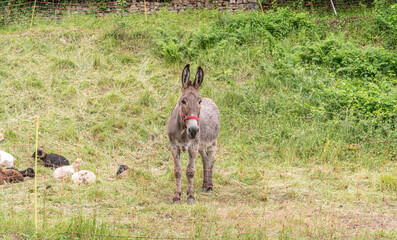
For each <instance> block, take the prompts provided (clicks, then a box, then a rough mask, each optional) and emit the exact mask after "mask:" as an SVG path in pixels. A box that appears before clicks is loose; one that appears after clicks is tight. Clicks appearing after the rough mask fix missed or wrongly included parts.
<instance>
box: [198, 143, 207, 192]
mask: <svg viewBox="0 0 397 240" xmlns="http://www.w3.org/2000/svg"><path fill="white" fill-rule="evenodd" d="M199 153H200V155H201V160H203V172H204V178H203V188H202V191H203V192H207V187H208V170H209V169H208V156H207V153H206V152H205V150H200V151H199Z"/></svg>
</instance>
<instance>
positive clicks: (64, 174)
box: [52, 158, 82, 179]
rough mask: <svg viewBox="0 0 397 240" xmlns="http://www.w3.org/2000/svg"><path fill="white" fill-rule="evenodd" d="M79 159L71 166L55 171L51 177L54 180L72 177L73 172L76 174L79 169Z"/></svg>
mask: <svg viewBox="0 0 397 240" xmlns="http://www.w3.org/2000/svg"><path fill="white" fill-rule="evenodd" d="M81 161H82V160H81V159H80V158H77V159H76V160H75V161H74V162H73V164H72V165H70V166H63V167H59V168H57V169H55V171H54V173H53V174H52V176H53V177H54V178H56V179H64V178H68V177H70V176H72V174H73V173H74V172H77V171H78V170H79V169H80V163H81Z"/></svg>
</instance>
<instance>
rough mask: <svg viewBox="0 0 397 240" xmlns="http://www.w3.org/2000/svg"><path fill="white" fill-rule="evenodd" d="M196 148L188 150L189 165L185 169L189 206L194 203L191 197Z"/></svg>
mask: <svg viewBox="0 0 397 240" xmlns="http://www.w3.org/2000/svg"><path fill="white" fill-rule="evenodd" d="M197 148H198V146H197V147H193V149H192V150H189V164H188V165H187V168H186V177H187V200H188V201H189V203H190V204H192V203H194V196H193V181H194V163H195V162H196V158H197V151H198V150H197Z"/></svg>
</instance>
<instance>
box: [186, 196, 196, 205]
mask: <svg viewBox="0 0 397 240" xmlns="http://www.w3.org/2000/svg"><path fill="white" fill-rule="evenodd" d="M187 200H188V202H189V204H194V203H195V200H194V197H189V198H188V199H187Z"/></svg>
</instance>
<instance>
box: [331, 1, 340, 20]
mask: <svg viewBox="0 0 397 240" xmlns="http://www.w3.org/2000/svg"><path fill="white" fill-rule="evenodd" d="M331 4H332V8H333V9H334V13H335V15H336V16H338V14H337V13H336V9H335V6H334V2H333V1H332V0H331Z"/></svg>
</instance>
